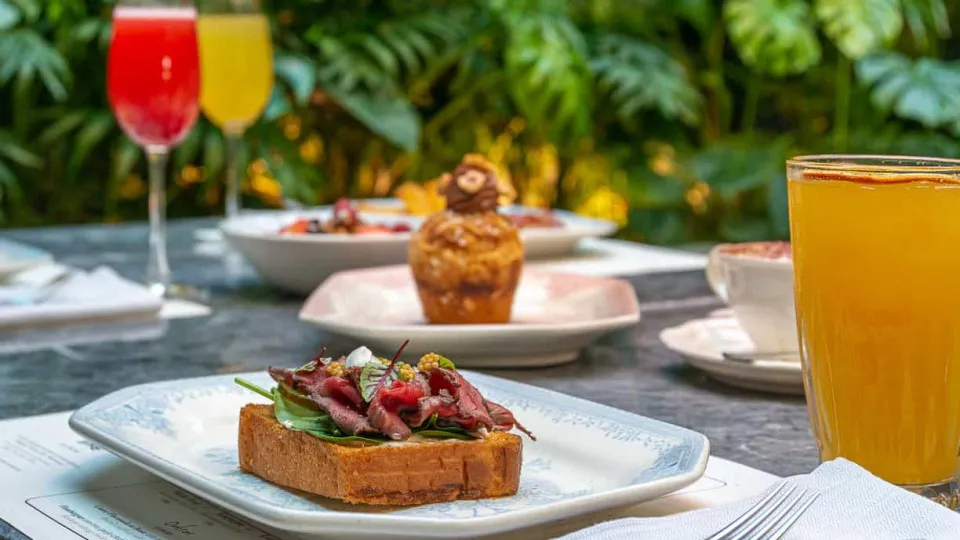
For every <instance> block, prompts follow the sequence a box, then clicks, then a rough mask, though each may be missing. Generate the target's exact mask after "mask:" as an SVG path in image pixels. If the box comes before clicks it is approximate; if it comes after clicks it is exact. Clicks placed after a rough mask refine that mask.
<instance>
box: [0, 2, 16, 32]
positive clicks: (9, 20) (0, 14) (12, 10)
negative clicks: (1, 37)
mask: <svg viewBox="0 0 960 540" xmlns="http://www.w3.org/2000/svg"><path fill="white" fill-rule="evenodd" d="M19 23H20V10H19V9H17V8H16V6H14V5H13V4H11V3H10V2H9V1H8V0H0V30H9V29H11V28H13V27H14V26H16V25H17V24H19Z"/></svg>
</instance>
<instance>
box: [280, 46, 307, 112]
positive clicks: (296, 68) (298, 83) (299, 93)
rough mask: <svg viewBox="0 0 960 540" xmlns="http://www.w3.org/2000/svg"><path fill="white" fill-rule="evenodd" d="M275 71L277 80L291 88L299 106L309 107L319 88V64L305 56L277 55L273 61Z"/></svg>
mask: <svg viewBox="0 0 960 540" xmlns="http://www.w3.org/2000/svg"><path fill="white" fill-rule="evenodd" d="M273 69H274V71H275V72H276V74H277V78H278V79H280V80H281V81H283V82H284V83H286V84H287V86H289V87H290V90H291V91H292V92H293V95H294V97H296V99H297V104H298V105H300V106H301V107H302V106H305V105H307V104H308V103H309V101H310V96H311V95H313V90H314V88H316V86H317V64H316V63H315V62H314V61H313V60H311V59H309V58H306V57H303V56H299V55H292V54H277V55H275V56H274V59H273Z"/></svg>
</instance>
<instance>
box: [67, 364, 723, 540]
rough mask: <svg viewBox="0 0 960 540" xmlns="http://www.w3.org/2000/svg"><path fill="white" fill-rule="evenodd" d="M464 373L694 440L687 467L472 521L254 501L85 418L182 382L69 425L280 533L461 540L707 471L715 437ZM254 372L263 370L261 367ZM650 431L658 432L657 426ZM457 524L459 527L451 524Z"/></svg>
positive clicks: (675, 484) (589, 508)
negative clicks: (404, 534)
mask: <svg viewBox="0 0 960 540" xmlns="http://www.w3.org/2000/svg"><path fill="white" fill-rule="evenodd" d="M463 371H464V372H465V374H467V376H468V377H469V378H471V379H472V380H479V381H483V382H482V383H481V385H483V384H490V385H494V386H497V385H500V386H504V387H507V388H508V389H509V388H513V390H514V392H516V391H518V390H520V391H523V392H528V393H529V395H524V398H525V399H531V400H536V399H537V398H540V399H545V398H552V400H557V399H560V400H564V401H565V402H567V401H569V402H571V403H573V404H576V405H577V406H578V410H584V408H585V409H586V411H585V412H587V413H588V414H590V413H592V412H593V411H598V410H599V411H604V412H605V413H606V415H605V416H606V417H613V418H615V419H621V418H622V419H625V420H633V421H634V422H636V420H637V419H639V420H640V421H642V422H643V423H644V429H645V430H646V431H648V432H652V433H653V434H654V435H656V434H661V433H662V434H665V436H670V437H673V438H676V439H680V440H682V441H683V444H686V445H689V451H688V452H686V453H685V455H684V458H685V461H684V463H685V466H684V467H683V468H684V469H685V472H683V473H679V474H675V475H672V476H668V477H665V478H660V479H657V480H653V481H650V482H645V483H641V484H635V485H628V486H623V487H619V488H615V489H611V490H608V491H604V492H600V493H596V494H590V495H587V496H581V497H574V498H570V499H565V500H561V501H556V502H552V503H547V504H543V505H540V506H534V507H528V508H523V509H520V510H515V511H513V512H508V513H504V514H494V515H489V516H483V517H473V518H466V519H456V520H454V519H442V518H430V517H417V516H398V515H389V514H372V515H371V514H366V513H363V514H360V513H350V512H343V511H337V510H333V511H330V512H312V511H308V510H290V509H283V508H281V507H277V506H273V505H269V504H265V503H262V502H258V501H257V500H256V499H247V500H246V501H245V500H244V499H243V498H242V497H240V496H237V495H235V494H234V493H233V492H231V491H230V490H229V489H227V488H225V487H222V486H219V485H218V484H217V483H216V482H213V481H210V480H207V479H205V478H202V477H198V476H192V481H188V480H186V479H184V478H183V477H184V476H190V475H188V474H184V473H187V471H186V470H185V469H183V468H182V467H180V466H178V465H176V464H175V463H174V462H171V461H168V460H165V459H162V458H160V457H159V456H157V455H156V454H151V453H149V452H148V451H146V450H144V449H141V448H140V447H139V446H137V445H134V444H132V443H129V442H126V441H124V440H122V439H118V438H115V437H112V436H110V435H109V434H107V433H105V432H103V431H102V430H101V429H100V428H98V427H96V426H94V425H92V424H91V423H89V420H88V419H87V418H88V417H90V416H91V415H93V414H94V413H95V411H97V410H99V409H102V408H104V407H107V406H110V405H111V404H116V403H120V402H123V401H124V400H126V399H129V398H130V397H131V396H133V395H137V394H139V393H140V392H141V391H142V390H143V389H145V388H175V386H176V385H177V383H183V381H184V380H183V379H179V380H177V379H174V380H165V381H156V382H151V383H144V384H138V385H132V386H127V387H125V388H121V389H119V390H115V391H113V392H111V393H109V394H107V395H105V396H102V397H100V398H98V399H96V400H94V401H92V402H90V403H88V404H87V405H84V406H83V407H81V408H80V409H77V410H76V411H74V412H73V413H72V414H71V415H70V418H69V420H68V424H69V426H70V428H71V429H73V430H74V431H75V432H77V433H78V434H80V435H81V436H83V437H86V438H88V439H90V440H92V441H93V442H95V443H97V444H99V445H101V446H102V447H103V448H104V449H106V450H108V451H109V452H111V453H113V454H115V455H117V456H118V457H120V458H121V459H124V460H127V461H130V462H132V463H134V464H136V465H137V466H139V467H141V468H143V469H146V470H148V471H150V472H151V473H153V474H156V475H157V476H160V477H161V478H163V479H165V480H167V481H169V482H171V483H173V484H175V485H178V486H180V487H181V488H183V489H186V490H187V491H190V492H191V493H194V494H195V495H197V496H200V497H202V498H204V499H205V500H208V501H210V502H213V503H214V504H217V505H220V506H223V507H224V508H227V509H228V510H230V511H233V512H235V513H237V514H239V515H241V516H244V517H246V518H248V519H251V520H252V521H255V522H258V523H263V524H266V525H268V526H271V527H274V528H278V529H281V530H287V531H297V532H318V527H324V531H326V532H330V533H335V532H348V533H356V534H362V533H368V534H386V535H394V534H396V531H395V529H393V527H397V526H404V527H407V531H411V529H416V531H411V532H416V533H417V534H421V535H428V536H430V537H459V536H462V534H463V533H465V532H468V533H470V534H495V533H498V532H504V531H508V530H513V529H519V528H524V527H530V526H535V525H539V524H542V523H546V522H550V521H554V520H557V519H563V518H564V516H573V515H585V514H589V513H591V512H595V511H599V510H603V509H608V508H614V507H617V506H622V505H629V504H633V503H638V502H640V501H641V500H651V499H653V498H655V497H659V496H662V495H665V494H667V493H671V492H673V491H676V490H679V489H682V488H683V487H686V486H688V485H690V484H692V483H693V482H695V481H696V480H697V479H699V478H700V477H701V476H703V474H704V472H705V471H706V466H707V461H708V460H709V456H710V441H709V439H708V438H707V437H706V436H705V435H704V434H702V433H699V432H697V431H694V430H692V429H689V428H685V427H682V426H677V425H674V424H669V423H667V422H664V421H661V420H657V419H654V418H650V417H646V416H642V415H639V414H635V413H631V412H629V411H624V410H621V409H616V408H614V407H610V406H607V405H603V404H601V403H596V402H592V401H589V400H585V399H582V398H578V397H575V396H569V395H566V394H562V393H560V392H556V391H553V390H548V389H545V388H540V387H537V386H533V385H528V384H525V383H520V382H517V381H511V380H507V379H502V378H499V377H493V376H490V375H484V374H481V373H477V372H473V371H469V370H463ZM252 373H254V374H261V372H260V371H257V372H252ZM243 375H247V376H250V375H251V373H246V374H219V375H210V376H204V377H196V378H192V379H187V380H191V381H196V382H197V383H200V382H207V381H208V382H210V383H214V384H215V383H216V382H220V381H227V380H230V379H232V378H233V377H237V376H243ZM546 401H547V402H548V403H549V402H550V401H551V399H546ZM621 421H622V420H621ZM650 428H654V429H652V430H651V429H650ZM649 492H653V494H652V495H645V494H644V495H641V493H649ZM358 516H362V519H358ZM451 525H453V526H452V527H451ZM450 529H453V530H450Z"/></svg>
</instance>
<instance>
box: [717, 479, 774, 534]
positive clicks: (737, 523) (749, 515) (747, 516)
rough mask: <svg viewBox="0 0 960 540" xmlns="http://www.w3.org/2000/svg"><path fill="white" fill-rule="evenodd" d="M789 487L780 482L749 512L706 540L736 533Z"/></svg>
mask: <svg viewBox="0 0 960 540" xmlns="http://www.w3.org/2000/svg"><path fill="white" fill-rule="evenodd" d="M787 487H789V485H788V484H787V483H786V482H781V483H780V485H778V486H777V487H776V488H775V489H773V490H771V491H770V493H768V494H767V495H766V496H765V497H764V498H762V499H760V500H759V501H757V502H756V503H754V505H753V506H751V507H750V509H749V510H747V511H746V512H744V513H743V515H741V516H740V517H738V518H737V519H735V520H733V521H732V522H731V523H730V524H729V525H727V526H726V527H724V528H722V529H720V530H719V531H717V532H716V534H714V535H713V536H711V537H710V538H708V539H707V540H724V539H726V538H727V535H728V534H730V533H732V532H734V531H737V530H738V529H739V528H740V527H741V526H742V525H743V524H744V523H745V522H747V521H748V520H750V518H752V517H753V516H754V515H755V514H756V513H757V512H759V511H760V510H762V509H763V508H764V507H765V506H766V505H767V504H768V503H769V502H770V501H771V500H773V499H774V497H776V496H777V495H779V494H780V492H782V491H783V490H784V489H785V488H787Z"/></svg>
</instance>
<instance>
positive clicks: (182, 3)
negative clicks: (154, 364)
mask: <svg viewBox="0 0 960 540" xmlns="http://www.w3.org/2000/svg"><path fill="white" fill-rule="evenodd" d="M196 17H197V14H196V9H195V8H194V6H193V2H192V1H187V0H139V1H134V0H125V1H121V2H120V3H119V4H118V5H117V7H116V8H114V11H113V36H112V39H111V42H110V52H109V54H108V59H107V94H108V97H109V99H110V106H111V107H112V108H113V112H114V115H116V117H117V122H118V123H119V124H120V127H121V128H122V129H123V131H124V132H126V134H127V135H128V136H129V137H130V138H131V139H133V140H134V141H135V142H136V143H137V144H139V145H140V146H141V147H143V149H144V150H145V151H146V153H147V158H148V161H149V164H150V194H149V198H148V205H149V212H150V254H149V262H148V265H147V284H148V286H149V287H150V290H151V291H152V292H153V293H154V294H156V295H158V296H163V295H164V294H166V292H167V289H168V287H169V285H170V265H169V263H168V262H167V247H166V230H165V228H166V194H165V191H166V185H165V184H166V182H165V174H166V166H167V158H168V156H169V153H170V150H171V148H173V147H175V146H176V145H177V144H179V143H180V142H181V141H182V140H183V139H184V137H186V136H187V134H188V133H189V131H190V129H191V128H192V127H193V125H194V124H195V123H196V120H197V116H198V115H199V107H198V99H199V95H200V71H199V67H198V63H199V58H198V55H197V36H196Z"/></svg>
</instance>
